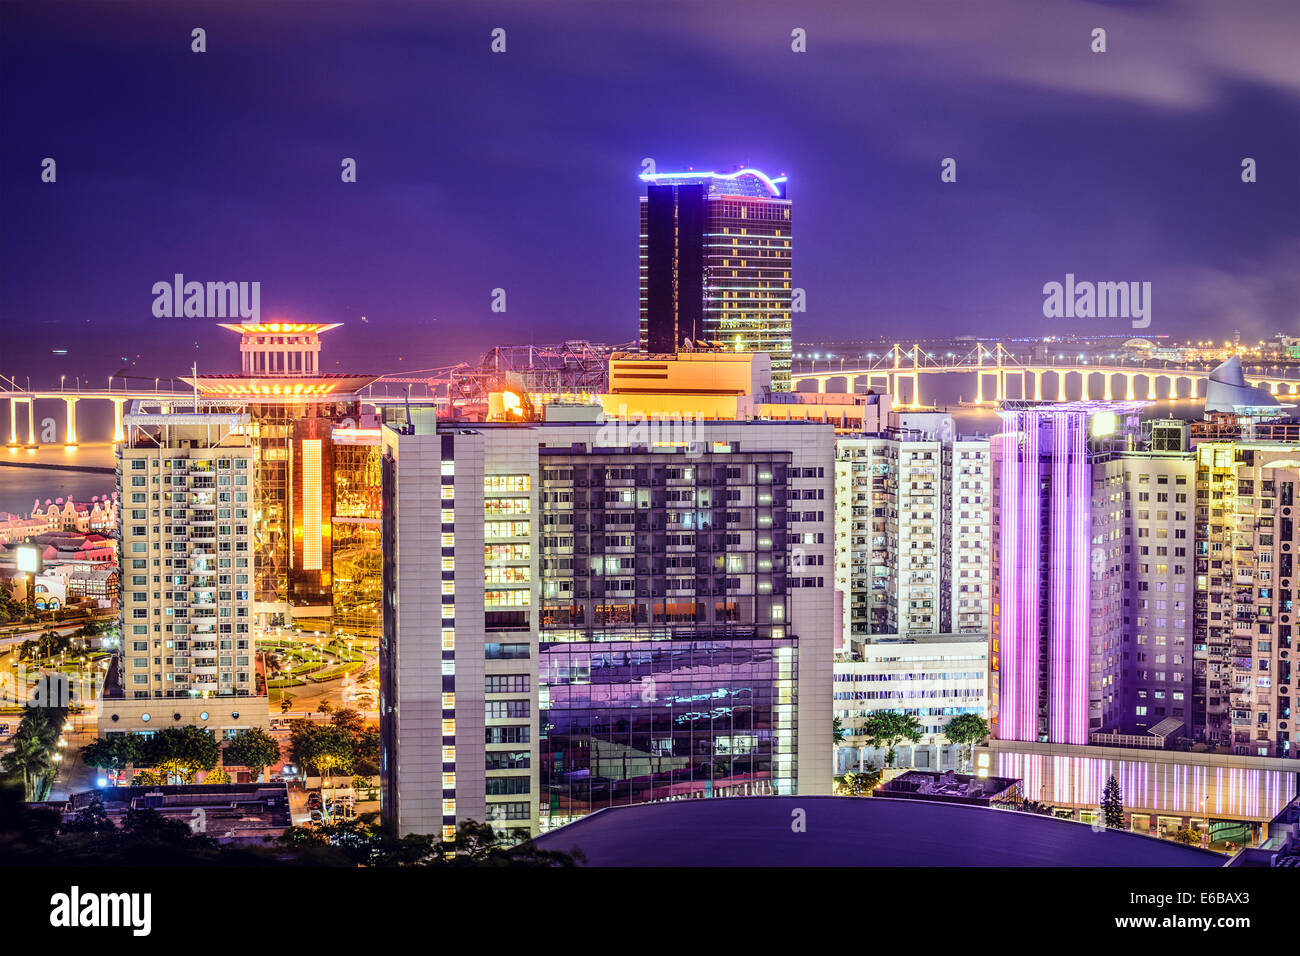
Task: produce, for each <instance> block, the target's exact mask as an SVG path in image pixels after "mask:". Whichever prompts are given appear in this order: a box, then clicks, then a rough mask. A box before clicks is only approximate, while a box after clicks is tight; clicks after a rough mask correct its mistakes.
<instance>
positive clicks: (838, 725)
mask: <svg viewBox="0 0 1300 956" xmlns="http://www.w3.org/2000/svg"><path fill="white" fill-rule="evenodd" d="M847 736H848V734H847V733H845V732H844V721H842V720H840V718H838V717H836V718H835V719H834V720H833V721H832V722H831V741H832V742H833V743H836V744H842V743H844V738H845V737H847Z"/></svg>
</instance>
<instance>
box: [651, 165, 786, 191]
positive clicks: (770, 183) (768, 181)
mask: <svg viewBox="0 0 1300 956" xmlns="http://www.w3.org/2000/svg"><path fill="white" fill-rule="evenodd" d="M746 175H748V176H756V177H758V178H759V179H761V180H762V181H763V185H764V186H766V187H767V191H768V192H770V193H771V194H772V195H773V196H779V195H781V190H779V189H777V188H776V184H777V183H783V182H786V181H787V177H785V176H778V177H776V178H775V179H773V178H771V177H769V176H768V175H767V174H766V173H763V172H760V171H759V170H757V169H748V168H747V169H740V170H737V171H736V172H734V173H713V172H709V173H696V172H688V173H642V174H641V176H640V178H641V181H642V182H647V183H652V182H654V181H656V180H659V179H739V178H740V177H741V176H746Z"/></svg>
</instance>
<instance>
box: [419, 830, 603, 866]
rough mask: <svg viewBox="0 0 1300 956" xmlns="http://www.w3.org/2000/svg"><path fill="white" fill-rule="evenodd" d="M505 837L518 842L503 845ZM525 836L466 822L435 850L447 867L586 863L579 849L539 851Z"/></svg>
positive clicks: (523, 832)
mask: <svg viewBox="0 0 1300 956" xmlns="http://www.w3.org/2000/svg"><path fill="white" fill-rule="evenodd" d="M506 836H510V837H514V838H519V842H517V843H515V844H514V845H510V844H508V843H503V842H502V838H503V837H506ZM527 836H528V831H527V830H519V829H516V830H514V831H512V832H509V833H498V832H497V831H496V830H494V829H493V828H492V824H490V823H478V822H476V821H474V820H466V821H465V822H464V823H462V824H461V825H460V826H458V827H457V828H456V837H455V839H452V840H443V841H440V842H439V843H438V844H437V845H436V846H435V848H434V850H435V853H436V854H437V856H438V857H439V858H441V860H442V861H443V863H444V865H447V866H528V867H572V866H576V865H577V864H578V863H583V862H586V857H585V856H583V854H582V852H581V851H579V850H576V849H574V850H570V851H569V852H568V853H565V852H563V851H560V850H542V849H539V848H538V847H537V845H536V844H534V843H533V841H532V840H529V839H527Z"/></svg>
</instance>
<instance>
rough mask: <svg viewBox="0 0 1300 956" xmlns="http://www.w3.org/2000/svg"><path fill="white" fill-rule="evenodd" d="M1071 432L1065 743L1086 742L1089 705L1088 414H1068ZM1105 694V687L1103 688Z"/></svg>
mask: <svg viewBox="0 0 1300 956" xmlns="http://www.w3.org/2000/svg"><path fill="white" fill-rule="evenodd" d="M1070 419H1071V425H1072V426H1073V432H1072V434H1071V436H1070V456H1071V459H1072V461H1071V473H1070V505H1071V507H1072V511H1073V514H1072V515H1071V521H1070V539H1069V545H1070V548H1071V550H1072V551H1073V554H1072V555H1071V558H1072V564H1071V567H1070V585H1071V592H1072V593H1071V598H1072V602H1071V603H1072V604H1073V607H1072V609H1071V612H1070V629H1071V633H1070V647H1069V651H1068V655H1069V656H1068V663H1069V667H1070V687H1069V694H1070V698H1069V703H1070V708H1071V710H1070V722H1069V724H1068V728H1067V732H1068V734H1069V737H1068V742H1069V743H1072V744H1086V743H1087V742H1088V711H1089V706H1090V701H1089V689H1088V671H1089V662H1090V657H1091V647H1090V646H1089V645H1090V634H1089V632H1090V625H1091V621H1092V609H1091V606H1090V598H1091V587H1090V580H1091V573H1090V571H1091V565H1090V562H1089V549H1090V546H1091V543H1092V467H1091V466H1090V465H1089V463H1088V456H1087V448H1086V444H1085V443H1086V437H1087V433H1088V416H1087V415H1071V416H1070ZM1103 693H1104V688H1103Z"/></svg>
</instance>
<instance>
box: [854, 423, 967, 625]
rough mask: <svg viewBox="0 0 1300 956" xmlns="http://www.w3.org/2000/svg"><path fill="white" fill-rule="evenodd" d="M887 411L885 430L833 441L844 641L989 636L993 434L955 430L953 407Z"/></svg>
mask: <svg viewBox="0 0 1300 956" xmlns="http://www.w3.org/2000/svg"><path fill="white" fill-rule="evenodd" d="M890 418H891V423H892V424H891V428H890V430H889V432H888V433H887V434H886V435H884V436H873V437H865V438H841V439H840V440H839V441H838V442H837V444H836V465H835V532H836V546H835V558H836V565H835V581H836V587H837V588H838V589H839V591H840V592H841V594H842V595H843V602H844V616H843V634H842V646H847V645H848V644H849V642H850V641H851V640H853V639H861V638H864V637H867V636H869V635H873V634H895V635H899V636H903V637H908V636H914V635H926V634H929V635H933V634H946V633H959V634H984V635H987V634H988V631H989V619H990V612H991V604H990V601H991V587H990V577H989V574H990V562H989V559H988V547H989V522H990V515H991V494H992V491H991V482H992V469H991V460H990V452H989V442H988V440H987V439H979V438H972V439H959V438H956V437H955V430H954V426H953V422H952V418H951V416H949V415H942V414H927V413H921V414H907V415H904V414H897V413H895V414H891V416H890Z"/></svg>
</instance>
